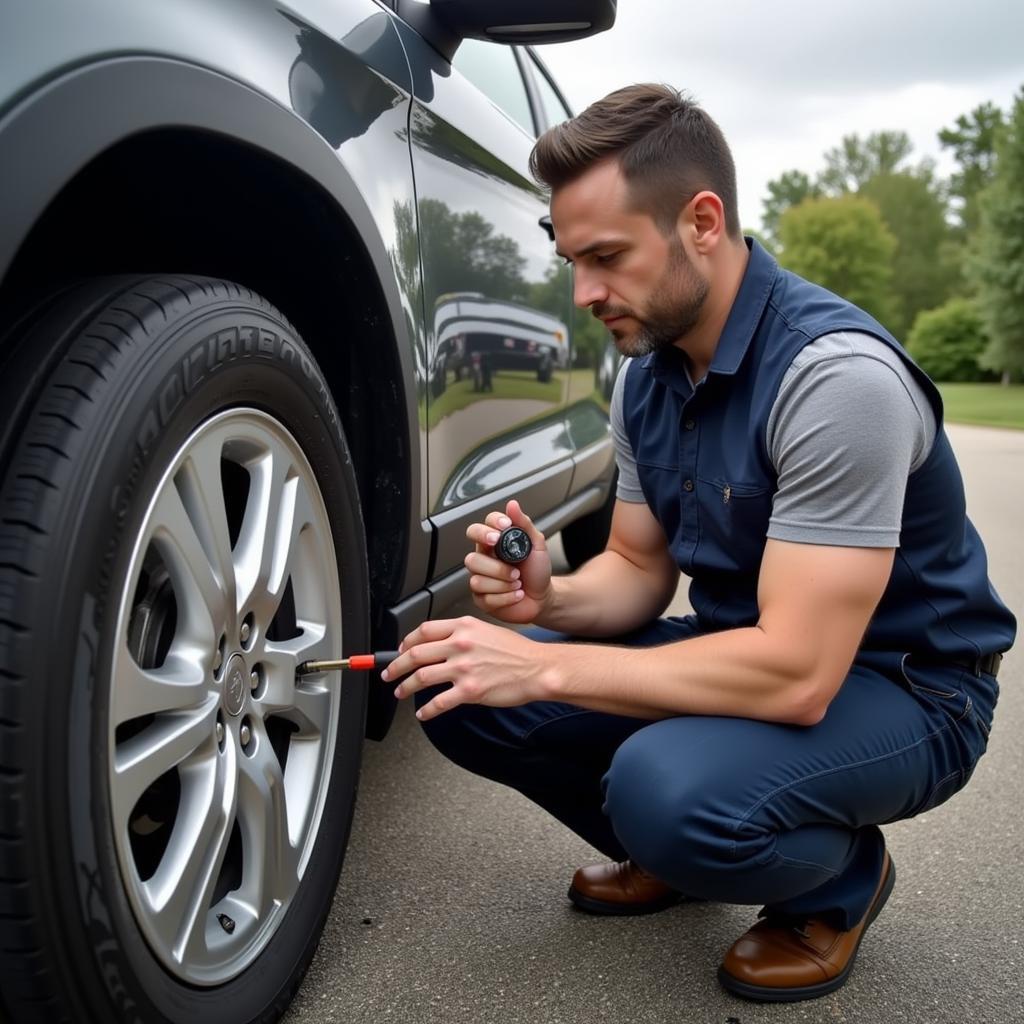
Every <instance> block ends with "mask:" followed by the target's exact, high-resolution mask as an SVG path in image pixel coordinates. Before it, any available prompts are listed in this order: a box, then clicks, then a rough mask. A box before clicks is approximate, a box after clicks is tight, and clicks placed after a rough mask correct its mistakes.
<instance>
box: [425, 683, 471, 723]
mask: <svg viewBox="0 0 1024 1024" xmlns="http://www.w3.org/2000/svg"><path fill="white" fill-rule="evenodd" d="M464 703H465V701H464V700H463V699H462V696H461V694H460V693H459V690H458V687H455V686H453V687H452V688H451V689H449V690H445V691H444V693H439V694H438V695H437V696H436V697H435V698H434V699H433V700H431V701H427V703H426V704H424V705H423V707H421V708H420V709H419V711H417V712H416V717H417V718H418V719H419V720H420V721H421V722H428V721H429V720H430V719H431V718H437V716H438V715H442V714H444V712H446V711H451V709H452V708H455V707H458V706H459V705H460V704H464Z"/></svg>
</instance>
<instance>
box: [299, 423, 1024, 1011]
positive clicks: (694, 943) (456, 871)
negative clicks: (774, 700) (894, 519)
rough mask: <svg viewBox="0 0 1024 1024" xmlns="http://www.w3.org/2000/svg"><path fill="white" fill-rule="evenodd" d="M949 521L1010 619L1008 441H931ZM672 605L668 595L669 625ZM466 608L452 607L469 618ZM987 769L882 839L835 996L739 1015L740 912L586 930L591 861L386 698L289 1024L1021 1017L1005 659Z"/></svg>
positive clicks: (1013, 570)
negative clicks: (948, 450) (729, 952)
mask: <svg viewBox="0 0 1024 1024" xmlns="http://www.w3.org/2000/svg"><path fill="white" fill-rule="evenodd" d="M949 432H950V437H951V439H952V441H953V445H954V447H955V448H956V450H957V453H958V456H959V458H960V463H961V468H962V470H963V472H964V478H965V481H966V485H967V495H968V514H969V515H970V516H971V518H972V520H973V521H974V523H975V525H976V526H977V527H978V529H979V531H980V532H981V535H982V537H983V538H984V540H985V543H986V546H987V549H988V552H989V558H990V573H991V576H992V579H993V582H994V583H995V585H996V589H997V590H998V591H999V592H1000V594H1001V596H1002V597H1003V600H1004V601H1006V602H1007V603H1008V604H1009V605H1010V607H1011V608H1012V609H1013V610H1014V612H1015V613H1016V614H1017V616H1018V618H1019V619H1024V544H1022V541H1021V536H1022V530H1021V526H1022V523H1021V520H1022V516H1024V431H1020V432H1013V431H1001V430H988V429H984V428H976V427H956V426H954V427H951V428H949ZM685 608H687V605H686V599H685V588H681V590H680V593H679V595H677V598H676V602H675V604H674V607H673V611H674V612H678V611H681V610H684V609H685ZM467 610H468V609H467ZM1000 683H1001V687H1002V696H1001V698H1000V702H999V706H998V708H997V711H996V720H995V723H994V728H993V731H992V737H991V742H990V745H989V751H988V753H987V755H986V756H985V757H984V758H982V760H981V762H980V763H979V765H978V768H977V769H976V771H975V773H974V777H973V778H972V780H971V782H970V783H969V785H968V787H967V788H966V789H965V790H963V791H962V792H961V793H959V794H957V795H956V796H955V797H954V798H953V799H952V800H950V801H949V802H947V803H946V804H944V805H943V806H942V807H940V808H938V809H936V810H934V811H931V812H929V813H927V814H925V815H922V816H921V817H918V818H915V819H912V820H910V821H905V822H899V823H897V824H895V825H890V826H887V827H886V828H885V833H886V836H887V839H888V844H889V849H890V851H891V852H892V855H893V858H894V860H895V862H896V865H897V868H898V872H899V874H898V879H897V883H896V889H895V890H894V892H893V895H892V897H891V899H890V901H889V903H888V905H887V906H886V908H885V910H884V911H883V913H882V914H881V916H880V917H879V918H878V920H877V921H876V922H875V924H874V925H873V927H872V929H871V931H870V932H869V934H868V936H867V938H866V939H865V941H864V944H863V946H862V947H861V950H860V955H859V958H858V962H857V966H856V968H855V970H854V972H853V974H852V976H851V978H850V980H849V982H848V983H847V984H846V985H845V986H844V987H843V988H842V989H840V990H839V991H838V992H836V993H833V994H832V995H830V996H826V997H824V998H822V999H818V1000H814V1001H810V1002H804V1003H795V1004H788V1005H786V1004H784V1005H775V1006H770V1005H759V1004H754V1003H748V1002H744V1001H742V1000H739V999H736V998H734V997H732V996H729V995H727V994H726V993H725V992H724V991H723V990H722V989H721V988H720V987H719V985H718V983H717V981H716V980H715V971H716V969H717V967H718V964H719V961H720V959H721V957H722V955H723V953H724V952H725V950H726V949H727V948H728V947H729V946H730V944H731V943H732V942H733V941H734V940H735V939H736V938H737V937H738V936H739V935H740V934H741V933H742V932H743V931H744V930H745V929H746V928H747V927H749V925H750V924H751V923H752V921H753V920H754V917H755V915H756V910H757V908H756V907H738V906H725V905H718V904H690V905H684V906H679V907H675V908H673V909H671V910H668V911H665V912H663V913H661V914H657V915H653V916H650V917H642V918H633V919H629V918H625V919H614V918H597V917H591V916H588V915H585V914H582V913H579V912H577V911H575V910H574V909H573V908H572V906H571V905H570V904H569V902H568V901H567V899H566V897H565V893H566V889H567V888H568V883H569V879H570V878H571V876H572V873H573V871H574V870H575V868H576V867H577V866H579V865H580V864H586V863H592V862H595V861H597V860H600V857H599V856H597V855H596V854H595V851H594V850H593V849H591V848H590V847H589V846H588V845H587V844H586V843H584V842H583V841H582V840H580V839H578V838H576V837H575V836H574V835H572V834H571V833H569V832H568V831H567V830H565V829H564V828H563V827H562V826H561V825H559V824H558V823H557V822H555V821H554V820H552V819H550V818H549V817H548V816H547V815H546V814H545V813H544V812H543V811H541V810H540V809H539V808H537V807H535V806H534V805H533V804H531V803H529V802H528V801H527V800H526V799H525V798H523V797H521V796H519V794H517V793H515V792H513V791H511V790H508V789H505V788H504V787H500V786H498V785H495V784H493V783H490V782H486V781H484V780H482V779H479V778H476V777H475V776H472V775H470V774H469V773H467V772H464V771H461V770H460V769H458V768H456V767H455V766H453V765H451V764H450V763H448V762H447V761H445V759H444V758H442V757H441V755H439V754H438V753H437V752H436V751H435V750H434V749H433V747H431V746H430V744H429V743H428V742H427V741H426V739H425V738H424V736H423V734H422V732H421V731H420V728H419V725H418V723H417V722H416V720H415V719H414V718H413V717H412V713H411V708H410V707H409V705H408V703H403V705H402V706H401V707H400V709H399V714H398V717H397V719H396V722H395V726H394V728H393V729H392V732H391V734H390V735H389V736H388V737H387V739H386V740H385V741H384V742H383V743H381V744H368V746H367V749H366V752H365V759H364V767H363V776H362V783H361V790H360V795H359V801H358V806H357V810H356V817H355V822H354V825H353V831H352V839H351V843H350V847H349V852H348V856H347V858H346V862H345V868H344V871H343V872H342V878H341V883H340V885H339V887H338V891H337V895H336V898H335V902H334V907H333V910H332V912H331V916H330V919H329V922H328V925H327V929H326V931H325V932H324V936H323V940H322V941H321V944H320V948H319V951H318V953H317V955H316V957H315V959H314V962H313V965H312V967H311V968H310V971H309V974H308V975H307V977H306V980H305V982H304V984H303V986H302V988H301V990H300V992H299V994H298V996H297V998H296V1000H295V1002H294V1004H293V1006H292V1009H291V1010H290V1011H289V1013H288V1015H287V1016H286V1018H285V1020H286V1021H287V1022H288V1024H299V1022H302V1024H307V1022H309V1024H329V1022H331V1024H333V1022H338V1024H341V1022H345V1024H361V1022H370V1021H372V1022H375V1024H378V1022H381V1021H391V1022H401V1024H485V1022H486V1024H589V1022H591V1021H610V1022H623V1024H626V1022H628V1024H655V1022H657V1024H662V1022H673V1024H677V1022H678V1024H691V1022H693V1024H704V1022H707V1024H712V1022H716V1024H758V1022H768V1021H771V1022H804V1021H811V1022H816V1021H842V1022H845V1024H859V1022H864V1024H867V1022H871V1024H879V1022H884V1024H895V1022H908V1024H968V1022H969V1024H1020V1022H1024V983H1022V980H1021V975H1022V967H1024V949H1022V946H1021V938H1020V937H1021V935H1022V934H1024V799H1022V797H1024V791H1022V790H1024V787H1022V777H1024V757H1022V746H1024V741H1022V736H1024V693H1022V684H1024V655H1022V654H1020V653H1018V652H1014V653H1013V654H1011V655H1010V656H1009V657H1008V658H1007V660H1006V661H1005V662H1004V663H1003V669H1002V672H1001V673H1000Z"/></svg>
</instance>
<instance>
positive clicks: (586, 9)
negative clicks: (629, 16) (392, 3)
mask: <svg viewBox="0 0 1024 1024" xmlns="http://www.w3.org/2000/svg"><path fill="white" fill-rule="evenodd" d="M616 2H617V0H429V5H428V4H425V3H422V2H417V0H398V16H399V17H400V18H401V19H402V20H403V21H405V22H406V23H407V24H408V25H410V26H411V27H412V28H414V29H415V30H416V31H417V32H419V34H420V35H421V36H423V37H424V39H426V40H427V42H429V43H430V44H431V45H432V46H433V47H434V48H435V49H436V50H438V51H439V52H440V53H441V54H442V56H444V57H445V59H446V60H449V61H450V60H451V59H452V58H453V57H454V56H455V51H456V50H457V49H458V48H459V43H461V42H462V40H463V39H484V40H487V41H489V42H492V43H514V44H517V45H520V46H529V45H532V44H540V43H563V42H568V41H569V40H571V39H583V38H585V37H586V36H592V35H596V34H597V33H598V32H604V31H605V30H606V29H609V28H611V27H612V25H614V24H615V6H616Z"/></svg>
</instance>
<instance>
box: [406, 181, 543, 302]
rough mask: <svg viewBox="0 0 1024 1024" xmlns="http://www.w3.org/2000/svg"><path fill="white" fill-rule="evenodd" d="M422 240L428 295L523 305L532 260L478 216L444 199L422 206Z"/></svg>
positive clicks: (421, 204) (420, 232) (424, 202)
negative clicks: (468, 295) (474, 296)
mask: <svg viewBox="0 0 1024 1024" xmlns="http://www.w3.org/2000/svg"><path fill="white" fill-rule="evenodd" d="M419 237H420V244H421V245H422V247H423V269H424V275H425V278H426V286H427V295H428V296H431V297H435V298H436V297H437V296H438V295H445V294H447V293H448V292H456V291H459V292H465V291H470V292H481V293H482V294H484V295H486V296H488V297H489V298H492V299H511V300H514V301H522V300H523V299H525V298H526V291H527V284H526V279H525V277H524V276H523V271H524V269H525V267H526V258H525V257H524V256H523V255H522V253H521V252H520V251H519V244H518V243H517V242H516V241H515V239H513V238H510V237H509V236H508V235H497V234H495V232H494V225H493V224H492V223H491V222H490V221H489V220H486V219H485V218H484V217H482V216H481V215H480V214H479V213H477V212H476V211H474V210H469V211H467V212H466V213H453V212H452V211H451V209H450V208H449V207H448V205H447V204H446V203H443V202H441V201H440V200H438V199H424V200H423V201H422V202H421V203H420V205H419Z"/></svg>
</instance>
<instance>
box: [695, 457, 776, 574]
mask: <svg viewBox="0 0 1024 1024" xmlns="http://www.w3.org/2000/svg"><path fill="white" fill-rule="evenodd" d="M696 494H697V504H698V516H699V518H700V541H699V543H698V552H697V557H698V560H699V561H702V562H704V564H705V565H706V566H707V567H708V568H714V569H716V570H719V571H726V572H737V571H738V572H744V573H756V572H757V570H758V568H759V567H760V565H761V556H762V555H763V554H764V545H765V538H766V536H767V534H768V520H769V519H770V518H771V514H772V499H773V496H774V495H773V491H772V489H771V488H770V487H769V486H768V485H767V484H758V483H744V482H740V481H729V480H726V479H725V478H724V477H711V478H705V477H698V478H697V487H696Z"/></svg>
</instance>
